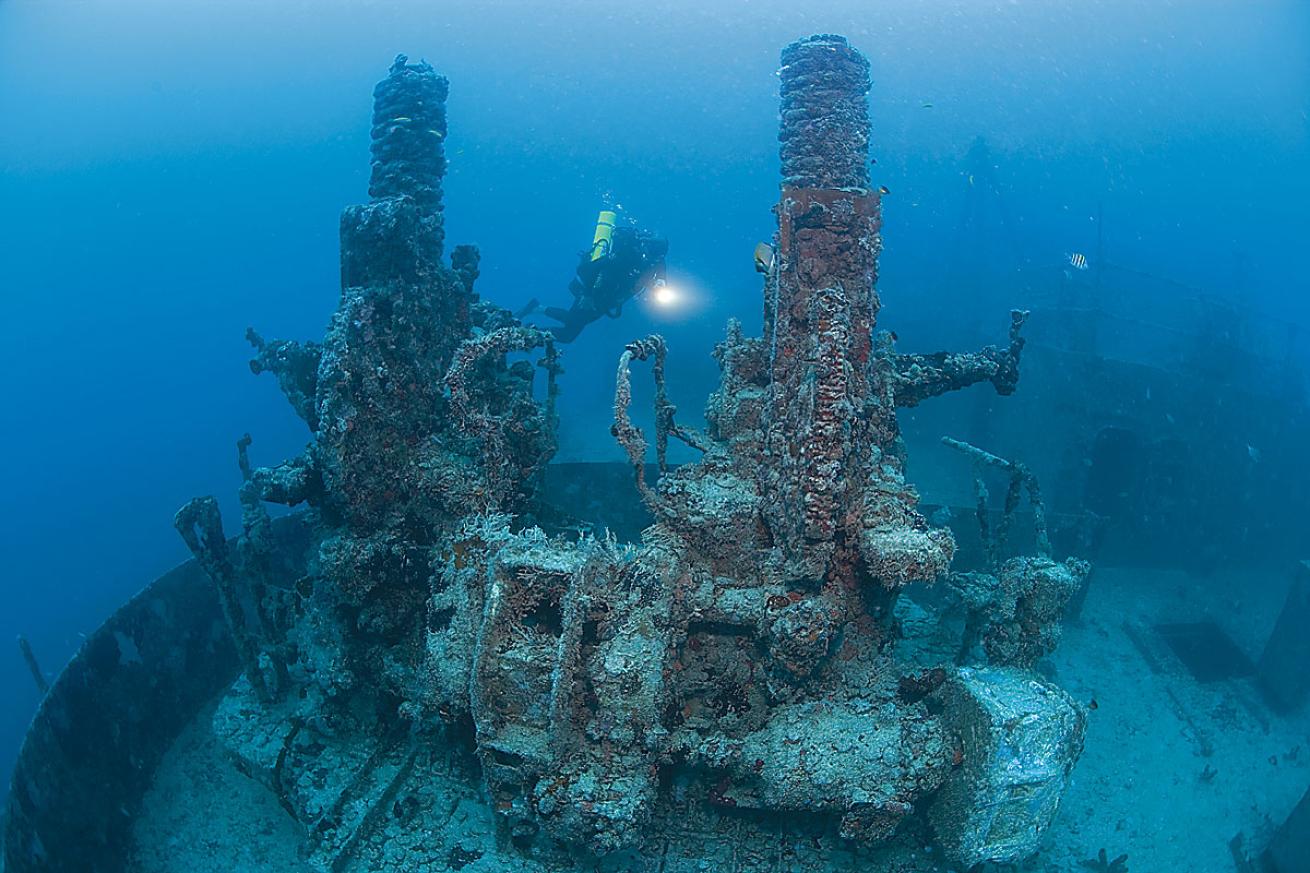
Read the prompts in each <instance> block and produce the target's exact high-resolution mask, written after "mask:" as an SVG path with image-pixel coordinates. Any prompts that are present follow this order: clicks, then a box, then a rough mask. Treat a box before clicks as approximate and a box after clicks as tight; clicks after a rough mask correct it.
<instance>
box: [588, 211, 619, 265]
mask: <svg viewBox="0 0 1310 873" xmlns="http://www.w3.org/2000/svg"><path fill="white" fill-rule="evenodd" d="M617 222H618V215H617V214H616V213H615V212H614V210H612V209H602V210H601V211H600V215H597V216H596V234H595V236H593V237H592V240H591V259H592V260H593V261H598V260H600V259H601V258H603V257H605V256H606V255H608V254H609V253H610V251H611V250H612V249H613V247H614V225H615V224H616V223H617Z"/></svg>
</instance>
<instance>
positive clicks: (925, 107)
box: [919, 102, 932, 109]
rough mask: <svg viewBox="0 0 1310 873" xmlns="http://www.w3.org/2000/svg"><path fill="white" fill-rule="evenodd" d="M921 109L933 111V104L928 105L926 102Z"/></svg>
mask: <svg viewBox="0 0 1310 873" xmlns="http://www.w3.org/2000/svg"><path fill="white" fill-rule="evenodd" d="M919 108H920V109H932V104H931V103H926V102H925V103H924V104H923V105H922V106H920V107H919Z"/></svg>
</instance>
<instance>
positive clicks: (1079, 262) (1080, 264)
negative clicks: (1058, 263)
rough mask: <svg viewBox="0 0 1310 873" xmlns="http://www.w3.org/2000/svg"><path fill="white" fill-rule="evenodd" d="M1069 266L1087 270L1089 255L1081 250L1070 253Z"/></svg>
mask: <svg viewBox="0 0 1310 873" xmlns="http://www.w3.org/2000/svg"><path fill="white" fill-rule="evenodd" d="M1069 266H1071V267H1073V268H1074V269H1075V270H1086V269H1087V255H1084V254H1082V253H1081V252H1074V253H1073V254H1071V255H1069Z"/></svg>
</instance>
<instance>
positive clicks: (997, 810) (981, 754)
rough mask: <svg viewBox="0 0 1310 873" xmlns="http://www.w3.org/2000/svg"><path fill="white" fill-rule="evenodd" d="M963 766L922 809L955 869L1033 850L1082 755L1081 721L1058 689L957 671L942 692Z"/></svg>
mask: <svg viewBox="0 0 1310 873" xmlns="http://www.w3.org/2000/svg"><path fill="white" fill-rule="evenodd" d="M943 698H944V701H945V704H946V711H945V718H946V723H947V725H948V726H949V727H950V728H951V729H952V730H954V731H955V733H956V734H957V735H958V736H959V738H960V740H961V742H962V744H963V752H964V760H963V764H962V765H961V767H960V768H959V769H958V770H956V771H955V772H954V773H953V774H952V775H951V776H950V777H949V778H948V779H947V781H946V784H945V785H944V786H942V790H941V793H940V794H939V795H938V797H937V800H936V802H935V803H934V804H933V807H932V809H931V811H930V816H931V819H932V824H933V827H934V828H935V829H936V831H937V838H938V840H939V841H940V843H941V845H942V847H943V848H944V849H945V850H946V852H947V854H948V855H949V857H950V858H951V859H952V860H954V861H955V862H957V863H958V864H960V865H961V866H962V867H965V868H968V867H972V866H973V865H974V864H978V863H981V862H983V861H992V862H998V863H1008V862H1013V861H1018V860H1020V859H1022V858H1025V857H1027V856H1028V855H1031V854H1032V853H1033V852H1035V851H1037V848H1038V846H1039V844H1040V841H1041V837H1042V834H1043V833H1044V832H1045V831H1046V828H1047V827H1048V826H1049V825H1050V823H1051V821H1052V819H1054V818H1055V813H1056V810H1057V809H1058V808H1059V805H1060V798H1061V797H1062V796H1063V795H1064V791H1065V788H1066V787H1067V786H1068V783H1069V774H1070V772H1072V770H1073V767H1074V764H1075V763H1077V761H1078V757H1079V756H1080V755H1081V754H1082V751H1083V734H1084V729H1085V727H1086V717H1085V715H1084V713H1083V711H1082V709H1081V707H1079V706H1078V704H1076V703H1074V701H1073V699H1072V698H1070V697H1069V695H1068V694H1066V693H1065V692H1064V691H1062V690H1060V689H1059V688H1057V687H1055V686H1054V685H1051V684H1049V683H1046V682H1043V681H1042V680H1040V679H1038V678H1037V677H1036V676H1034V675H1033V674H1032V673H1029V672H1026V671H1023V670H1017V669H1013V668H1001V667H987V668H969V667H964V668H961V669H960V670H959V671H958V672H957V673H956V674H955V676H953V677H952V678H951V679H950V680H949V681H948V682H947V684H946V685H945V686H944V687H943Z"/></svg>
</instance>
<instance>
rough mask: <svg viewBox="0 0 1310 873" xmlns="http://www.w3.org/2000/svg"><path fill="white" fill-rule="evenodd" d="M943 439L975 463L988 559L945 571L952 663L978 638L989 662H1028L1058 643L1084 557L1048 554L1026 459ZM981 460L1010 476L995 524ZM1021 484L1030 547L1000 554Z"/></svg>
mask: <svg viewBox="0 0 1310 873" xmlns="http://www.w3.org/2000/svg"><path fill="white" fill-rule="evenodd" d="M1016 323H1017V322H1016ZM942 442H943V443H945V444H946V445H947V446H949V447H950V448H953V449H955V450H957V451H959V452H961V453H963V454H964V455H965V456H967V457H968V458H969V459H970V460H971V461H973V463H974V467H975V470H974V490H975V494H976V497H977V517H978V527H979V533H980V535H981V538H982V543H983V547H984V549H985V551H986V555H987V564H988V568H987V570H986V571H977V572H952V573H950V574H949V575H948V576H947V578H946V585H947V587H948V588H949V589H950V590H952V591H954V592H955V593H956V594H957V596H958V597H959V599H960V602H961V604H962V605H963V607H964V610H965V614H966V618H965V623H964V634H963V638H962V639H961V641H960V647H959V651H958V653H957V654H956V663H957V664H966V663H969V662H971V661H972V660H973V659H974V658H975V653H974V649H975V648H976V647H977V646H979V645H980V644H981V646H982V648H983V650H984V652H985V656H986V660H987V662H988V663H989V664H993V665H1002V666H1004V665H1019V666H1024V667H1032V666H1033V665H1034V664H1035V663H1036V662H1037V661H1038V660H1039V659H1041V658H1042V657H1044V656H1046V655H1048V654H1050V653H1051V652H1052V651H1054V650H1055V647H1056V646H1057V645H1058V644H1059V641H1060V634H1061V623H1062V620H1063V618H1064V614H1065V608H1066V607H1067V606H1068V604H1069V601H1070V600H1071V599H1072V598H1073V596H1074V595H1075V594H1076V593H1077V592H1078V591H1079V590H1080V589H1081V588H1082V587H1083V586H1084V585H1085V584H1086V582H1087V578H1088V576H1089V574H1090V573H1091V571H1092V567H1091V564H1090V563H1088V562H1087V561H1085V560H1082V559H1081V558H1068V559H1066V560H1065V561H1063V562H1059V561H1055V560H1053V559H1052V558H1051V556H1050V555H1051V542H1050V538H1049V537H1048V536H1047V533H1046V508H1045V504H1044V503H1043V502H1042V496H1041V489H1040V488H1039V486H1038V484H1037V477H1036V476H1034V475H1033V473H1032V472H1031V471H1030V470H1029V469H1028V468H1027V467H1025V466H1024V465H1022V464H1019V463H1017V462H1015V461H1010V460H1006V459H1005V458H1001V457H999V456H997V455H994V454H992V453H991V452H987V451H984V450H983V449H980V448H978V447H976V446H972V445H969V444H968V443H965V442H961V441H960V440H955V439H951V438H950V437H943V438H942ZM988 468H993V469H998V470H1001V471H1003V472H1005V473H1007V474H1008V475H1009V479H1010V481H1009V484H1008V486H1007V488H1006V492H1005V503H1004V507H1003V509H1002V510H1001V517H1000V521H999V523H998V524H997V525H996V526H995V528H993V527H992V525H991V521H990V513H991V510H990V508H989V505H988V498H989V497H990V494H989V493H988V490H987V484H986V481H985V480H984V478H983V476H984V472H985V470H986V469H988ZM1025 492H1026V493H1027V495H1028V502H1029V505H1030V506H1031V508H1032V514H1033V539H1034V542H1035V544H1036V551H1037V554H1036V555H1032V556H1021V557H1015V558H1009V559H1008V560H1007V559H1006V558H1005V546H1006V543H1007V542H1008V539H1009V531H1010V526H1011V524H1012V521H1013V518H1014V513H1015V510H1016V509H1017V508H1018V506H1019V500H1020V498H1021V496H1022V494H1023V493H1025Z"/></svg>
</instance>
